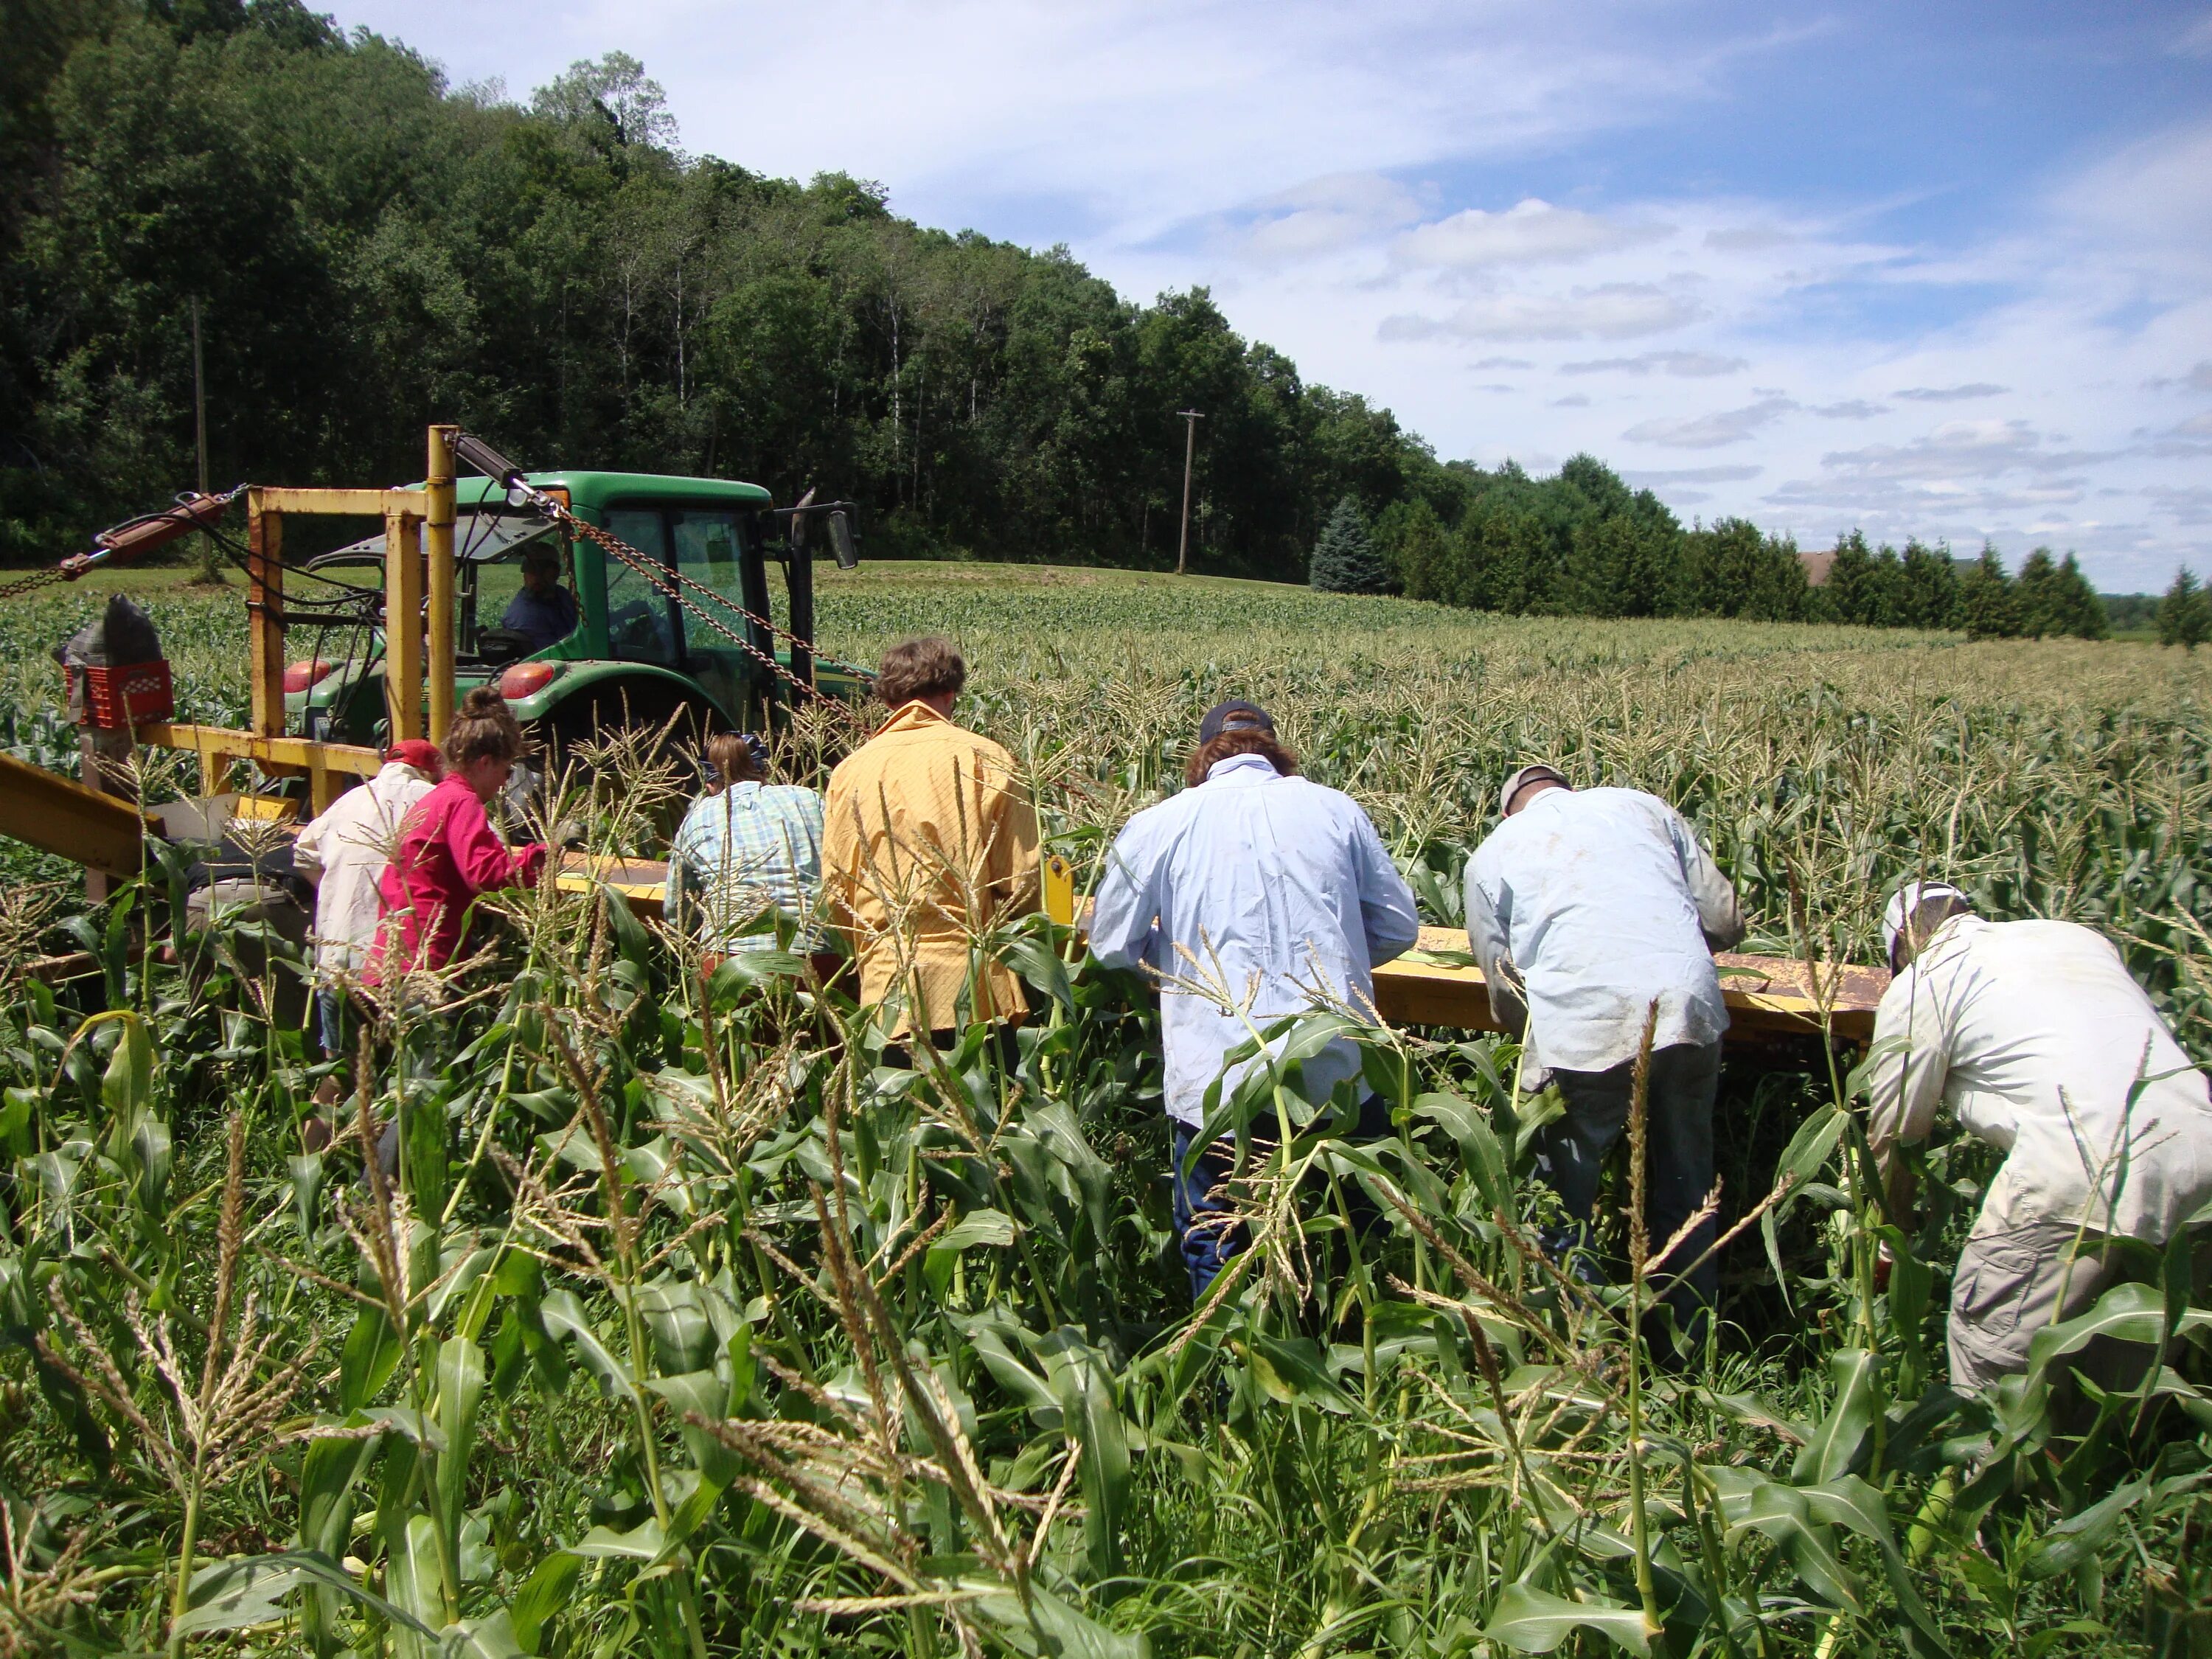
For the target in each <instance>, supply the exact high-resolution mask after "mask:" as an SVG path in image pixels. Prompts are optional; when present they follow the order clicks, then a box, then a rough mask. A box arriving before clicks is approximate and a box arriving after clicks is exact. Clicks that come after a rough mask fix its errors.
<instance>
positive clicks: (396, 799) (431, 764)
mask: <svg viewBox="0 0 2212 1659" xmlns="http://www.w3.org/2000/svg"><path fill="white" fill-rule="evenodd" d="M444 775H445V761H444V757H441V755H440V754H439V753H438V745H437V744H434V743H431V742H428V741H427V740H426V739H424V738H405V739H404V740H402V741H401V742H398V743H395V744H392V747H391V748H389V749H387V750H385V751H384V764H383V765H382V766H380V767H379V768H378V769H377V773H376V775H375V776H374V777H373V778H371V779H370V780H369V781H368V782H367V783H366V784H364V785H362V787H359V788H356V789H349V790H347V791H346V792H345V793H343V795H340V796H339V797H338V798H337V799H336V800H335V801H333V802H331V805H330V807H329V809H328V810H327V811H325V812H324V813H323V814H322V816H321V817H318V818H317V819H315V821H314V822H313V823H310V824H309V825H308V826H307V828H306V829H302V830H301V831H300V834H299V838H298V839H297V840H296V841H295V842H293V843H292V867H293V868H294V869H295V870H297V871H298V872H300V873H301V875H302V876H304V877H305V878H307V880H309V881H311V882H313V884H314V886H315V933H314V939H315V1026H316V1033H317V1035H318V1036H319V1038H320V1039H321V1042H322V1048H323V1057H324V1058H325V1060H337V1059H338V1058H339V1057H340V1056H342V1055H343V1054H344V1053H345V1042H346V1032H345V1011H346V995H347V993H346V985H345V981H347V980H348V979H349V978H352V977H354V976H356V975H359V974H360V972H361V971H362V969H363V968H365V967H366V966H368V955H369V952H370V951H372V950H374V948H375V945H376V923H377V918H378V916H379V915H380V914H381V912H382V901H381V898H380V894H379V892H378V890H377V884H378V883H379V882H380V881H381V880H382V879H383V878H384V870H385V866H386V865H388V864H390V863H391V862H392V854H393V853H395V852H396V851H398V847H399V837H400V832H401V828H402V826H403V825H404V823H406V821H407V815H408V813H409V812H410V811H412V810H413V808H414V806H415V804H416V802H417V801H419V800H421V799H422V798H423V797H424V796H425V795H427V794H428V793H430V791H431V790H432V789H433V788H434V787H436V785H437V783H438V781H439V780H440V779H441V777H443V776H444Z"/></svg>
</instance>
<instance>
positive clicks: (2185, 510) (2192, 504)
mask: <svg viewBox="0 0 2212 1659" xmlns="http://www.w3.org/2000/svg"><path fill="white" fill-rule="evenodd" d="M2143 494H2144V495H2147V496H2148V497H2149V498H2150V499H2151V501H2153V502H2154V504H2155V505H2156V506H2157V507H2158V509H2159V510H2160V512H2162V513H2166V514H2167V515H2168V516H2169V517H2171V518H2172V520H2173V521H2174V522H2175V523H2176V524H2185V525H2198V524H2212V487H2209V486H2207V485H2204V484H2153V485H2151V486H2150V487H2149V488H2148V489H2145V490H2144V491H2143Z"/></svg>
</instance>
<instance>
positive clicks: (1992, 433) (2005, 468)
mask: <svg viewBox="0 0 2212 1659" xmlns="http://www.w3.org/2000/svg"><path fill="white" fill-rule="evenodd" d="M2103 459H2109V458H2108V457H2106V456H2102V455H2096V454H2091V453H2085V452H2082V451H2080V450H2052V449H2048V448H2046V447H2045V441H2044V436H2043V435H2042V434H2041V433H2040V432H2038V431H2037V430H2036V429H2035V428H2033V427H2032V426H2030V425H2029V424H2028V423H2027V422H2026V421H2000V420H1991V421H1948V422H1945V423H1944V424H1943V425H1942V426H1939V427H1937V428H1936V429H1935V430H1934V431H1933V432H1931V433H1929V435H1927V436H1925V437H1923V438H1918V439H1915V440H1914V441H1912V442H1911V443H1909V444H1869V445H1868V446H1867V447H1865V448H1864V449H1850V450H1832V451H1830V452H1829V453H1827V454H1826V455H1823V456H1821V457H1820V465H1821V467H1822V469H1823V470H1824V471H1826V472H1827V473H1828V474H1829V475H1830V476H1831V477H1837V478H1843V479H1858V480H1875V479H1899V478H1911V479H1919V480H1924V481H1929V482H1937V483H1949V482H1954V481H1957V480H1960V479H1966V478H1990V477H1997V476H1999V475H2000V474H2002V473H2006V472H2011V471H2016V470H2024V471H2030V472H2035V473H2051V472H2058V471H2075V470H2078V469H2079V468H2081V467H2082V466H2084V465H2088V464H2089V463H2091V462H2093V461H2098V460H2103Z"/></svg>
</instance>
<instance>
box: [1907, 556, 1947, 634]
mask: <svg viewBox="0 0 2212 1659" xmlns="http://www.w3.org/2000/svg"><path fill="white" fill-rule="evenodd" d="M1897 623H1898V625H1899V626H1900V627H1904V628H1956V627H1958V626H1959V573H1958V570H1957V568H1955V567H1954V565H1953V564H1952V562H1951V550H1950V549H1949V548H1948V547H1940V548H1933V549H1931V548H1927V547H1923V546H1922V545H1921V544H1920V543H1919V542H1918V541H1917V539H1915V540H1911V541H1907V542H1906V543H1905V556H1904V557H1903V558H1902V559H1901V560H1899V563H1898V580H1897Z"/></svg>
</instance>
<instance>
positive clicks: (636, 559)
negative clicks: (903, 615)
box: [541, 498, 875, 697]
mask: <svg viewBox="0 0 2212 1659" xmlns="http://www.w3.org/2000/svg"><path fill="white" fill-rule="evenodd" d="M541 505H543V506H545V507H550V509H551V510H552V513H553V514H554V516H555V517H556V518H557V519H558V520H561V521H562V523H564V524H566V525H568V526H569V527H570V528H571V529H573V530H574V531H575V532H577V533H578V534H580V535H581V536H583V537H585V538H586V539H587V540H589V541H591V542H592V543H593V544H595V545H597V546H599V547H600V548H602V549H604V550H605V551H607V552H609V553H611V554H613V555H614V556H615V557H616V558H617V559H619V560H621V561H622V562H623V563H624V564H626V565H628V566H629V568H631V569H632V570H635V572H637V574H639V575H641V576H642V577H644V578H645V580H647V582H649V583H650V584H652V586H653V587H654V588H655V589H656V590H657V591H659V592H661V593H664V594H665V595H666V596H667V597H668V598H670V599H673V600H675V601H676V603H677V604H678V605H682V606H683V607H684V610H685V611H688V612H689V613H690V614H691V615H692V616H695V617H698V619H699V620H700V621H701V622H703V623H706V624H707V626H708V627H709V628H711V629H714V631H715V632H716V633H718V634H720V635H721V636H722V637H723V638H724V639H726V640H727V641H729V642H730V643H731V644H732V645H734V646H736V647H738V650H740V651H742V652H744V653H745V654H746V655H747V656H749V657H750V658H751V659H753V660H754V661H756V662H757V663H759V664H760V665H761V666H763V668H765V669H767V670H768V671H769V672H770V673H771V674H774V675H775V676H776V677H777V678H779V679H781V680H783V681H785V682H786V683H787V684H789V685H790V686H791V687H792V689H793V690H798V691H804V692H806V693H808V694H809V695H810V696H816V697H820V696H823V693H822V691H821V690H820V689H819V688H818V687H816V686H813V685H810V684H807V682H805V680H802V679H801V678H799V676H798V675H796V674H794V673H793V672H792V671H791V670H789V669H788V668H786V667H785V666H784V665H782V664H781V663H780V662H778V661H777V660H776V659H775V653H772V652H767V651H763V650H762V649H761V648H760V647H758V646H757V645H755V644H754V643H753V642H752V641H750V640H749V639H746V638H745V637H744V635H741V634H739V633H738V632H737V631H736V630H734V629H732V628H731V627H729V625H728V624H727V623H724V622H723V621H722V619H721V618H720V617H717V616H714V615H713V614H712V613H711V612H708V611H703V610H702V609H701V608H700V607H699V606H698V605H696V604H694V603H693V602H692V601H691V600H690V599H686V598H685V597H684V593H683V591H682V587H683V586H690V587H695V588H696V589H698V591H699V592H702V593H704V594H706V595H707V596H708V598H709V599H713V600H714V602H715V603H716V604H717V605H726V606H727V607H728V608H729V609H730V610H732V611H736V612H737V613H738V615H739V616H740V617H744V619H745V620H746V621H747V622H750V623H757V624H758V625H759V626H760V627H761V628H763V629H766V630H767V631H768V633H769V635H771V636H775V635H781V637H783V638H784V639H787V640H788V641H791V642H792V643H793V645H795V646H800V647H805V649H806V650H807V651H808V652H809V653H812V654H814V656H815V658H816V660H817V661H820V662H826V663H828V664H829V665H830V666H831V667H833V668H840V669H843V670H844V671H846V672H848V673H852V674H858V675H860V676H861V677H862V678H866V679H873V678H875V676H874V675H873V674H871V673H870V672H869V671H867V670H866V669H865V668H859V667H855V666H854V665H852V664H851V663H842V662H839V661H838V660H837V659H836V658H834V657H823V656H822V655H821V654H820V653H816V652H814V647H813V643H812V641H808V640H802V639H800V638H799V635H796V634H794V633H793V632H792V631H791V630H790V629H785V628H778V627H777V626H776V625H775V623H772V622H770V621H769V619H768V618H767V617H760V616H756V615H755V614H754V613H753V612H752V611H749V610H747V609H746V608H745V607H744V605H739V604H738V602H737V601H736V600H735V599H731V598H730V597H729V596H728V595H726V594H725V593H720V592H716V591H715V590H714V588H711V587H709V586H707V585H706V584H705V583H704V582H702V581H699V580H696V579H694V578H692V577H690V576H687V575H685V574H684V573H683V572H682V571H680V570H671V568H669V567H668V566H666V565H665V564H662V563H661V562H659V561H658V560H655V559H648V558H647V557H646V556H645V555H644V554H642V553H641V552H639V551H638V550H636V549H635V548H634V547H632V546H630V544H629V543H627V542H625V541H623V539H622V538H619V537H617V536H616V535H615V534H614V533H613V532H611V531H606V530H602V529H601V528H599V526H597V525H595V524H589V523H586V521H585V520H582V519H580V518H578V517H577V516H576V515H575V514H574V513H572V512H570V511H569V510H568V508H567V507H562V505H561V504H560V502H558V501H552V500H550V498H548V499H547V500H545V501H543V502H542V503H541ZM679 584H680V585H682V586H679Z"/></svg>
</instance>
